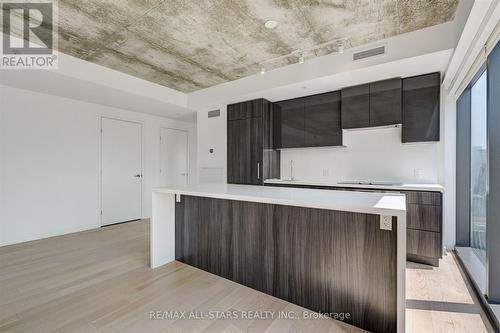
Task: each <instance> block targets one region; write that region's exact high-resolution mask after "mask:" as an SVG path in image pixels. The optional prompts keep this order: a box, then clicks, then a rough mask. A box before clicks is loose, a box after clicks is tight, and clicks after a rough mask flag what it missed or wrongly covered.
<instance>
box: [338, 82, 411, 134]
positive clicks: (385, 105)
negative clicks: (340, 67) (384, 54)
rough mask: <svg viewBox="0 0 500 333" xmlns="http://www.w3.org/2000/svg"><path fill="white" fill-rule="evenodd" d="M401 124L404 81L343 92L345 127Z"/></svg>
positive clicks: (356, 87) (369, 85)
mask: <svg viewBox="0 0 500 333" xmlns="http://www.w3.org/2000/svg"><path fill="white" fill-rule="evenodd" d="M394 124H401V79H400V78H395V79H389V80H384V81H378V82H372V83H369V84H363V85H359V86H354V87H348V88H344V89H342V128H345V129H350V128H363V127H375V126H386V125H394Z"/></svg>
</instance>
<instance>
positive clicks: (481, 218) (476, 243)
mask: <svg viewBox="0 0 500 333" xmlns="http://www.w3.org/2000/svg"><path fill="white" fill-rule="evenodd" d="M470 134H471V135H470V246H471V247H472V249H473V250H474V253H475V254H476V255H477V256H478V257H479V259H480V260H481V262H482V263H483V264H485V260H486V185H487V175H488V171H487V147H486V144H487V72H486V71H483V73H482V74H480V76H479V78H478V79H477V80H476V81H475V82H474V83H473V84H472V86H471V114H470Z"/></svg>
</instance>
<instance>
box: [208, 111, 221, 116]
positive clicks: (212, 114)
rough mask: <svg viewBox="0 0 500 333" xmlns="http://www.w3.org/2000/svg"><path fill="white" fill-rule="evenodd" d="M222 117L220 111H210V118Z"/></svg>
mask: <svg viewBox="0 0 500 333" xmlns="http://www.w3.org/2000/svg"><path fill="white" fill-rule="evenodd" d="M215 117H220V110H214V111H208V118H215Z"/></svg>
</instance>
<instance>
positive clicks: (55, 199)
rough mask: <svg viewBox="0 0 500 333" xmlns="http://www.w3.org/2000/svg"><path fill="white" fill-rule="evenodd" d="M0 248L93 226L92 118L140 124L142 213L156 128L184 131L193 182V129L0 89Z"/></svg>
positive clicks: (95, 148) (150, 183) (154, 176)
mask: <svg viewBox="0 0 500 333" xmlns="http://www.w3.org/2000/svg"><path fill="white" fill-rule="evenodd" d="M0 101H1V108H0V111H1V115H0V119H1V123H0V161H1V169H0V185H1V189H0V198H1V200H0V201H1V203H0V205H1V206H0V209H1V213H0V245H7V244H12V243H18V242H23V241H28V240H33V239H39V238H44V237H49V236H55V235H61V234H65V233H70V232H76V231H81V230H86V229H92V228H97V227H99V226H100V190H99V189H100V178H99V169H100V150H99V147H100V135H99V130H100V121H99V119H100V117H101V116H109V117H115V118H120V119H126V120H133V121H137V122H140V123H142V124H143V152H144V153H143V165H144V170H143V171H144V183H143V202H142V205H143V214H144V217H149V216H150V213H151V188H152V187H154V186H156V184H158V183H159V158H160V156H159V155H160V148H159V147H160V146H159V136H160V127H173V128H179V129H185V130H188V131H189V140H190V171H189V172H190V175H191V181H192V182H196V129H195V125H194V124H190V123H183V122H178V121H172V120H169V119H167V118H161V117H156V116H150V115H146V114H142V113H137V112H132V111H126V110H121V109H116V108H111V107H106V106H102V105H98V104H92V103H86V102H82V101H77V100H72V99H68V98H63V97H57V96H53V95H47V94H41V93H35V92H32V91H28V90H22V89H17V88H11V87H6V86H0Z"/></svg>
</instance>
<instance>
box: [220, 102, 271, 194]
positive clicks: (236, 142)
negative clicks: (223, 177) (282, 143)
mask: <svg viewBox="0 0 500 333" xmlns="http://www.w3.org/2000/svg"><path fill="white" fill-rule="evenodd" d="M271 108H272V104H271V103H270V102H269V101H267V100H265V99H257V100H253V101H248V102H242V103H236V104H231V105H228V106H227V118H228V121H227V182H228V183H229V184H248V185H262V184H263V183H264V180H265V179H268V178H279V151H276V150H273V138H272V121H273V119H272V109H271Z"/></svg>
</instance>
